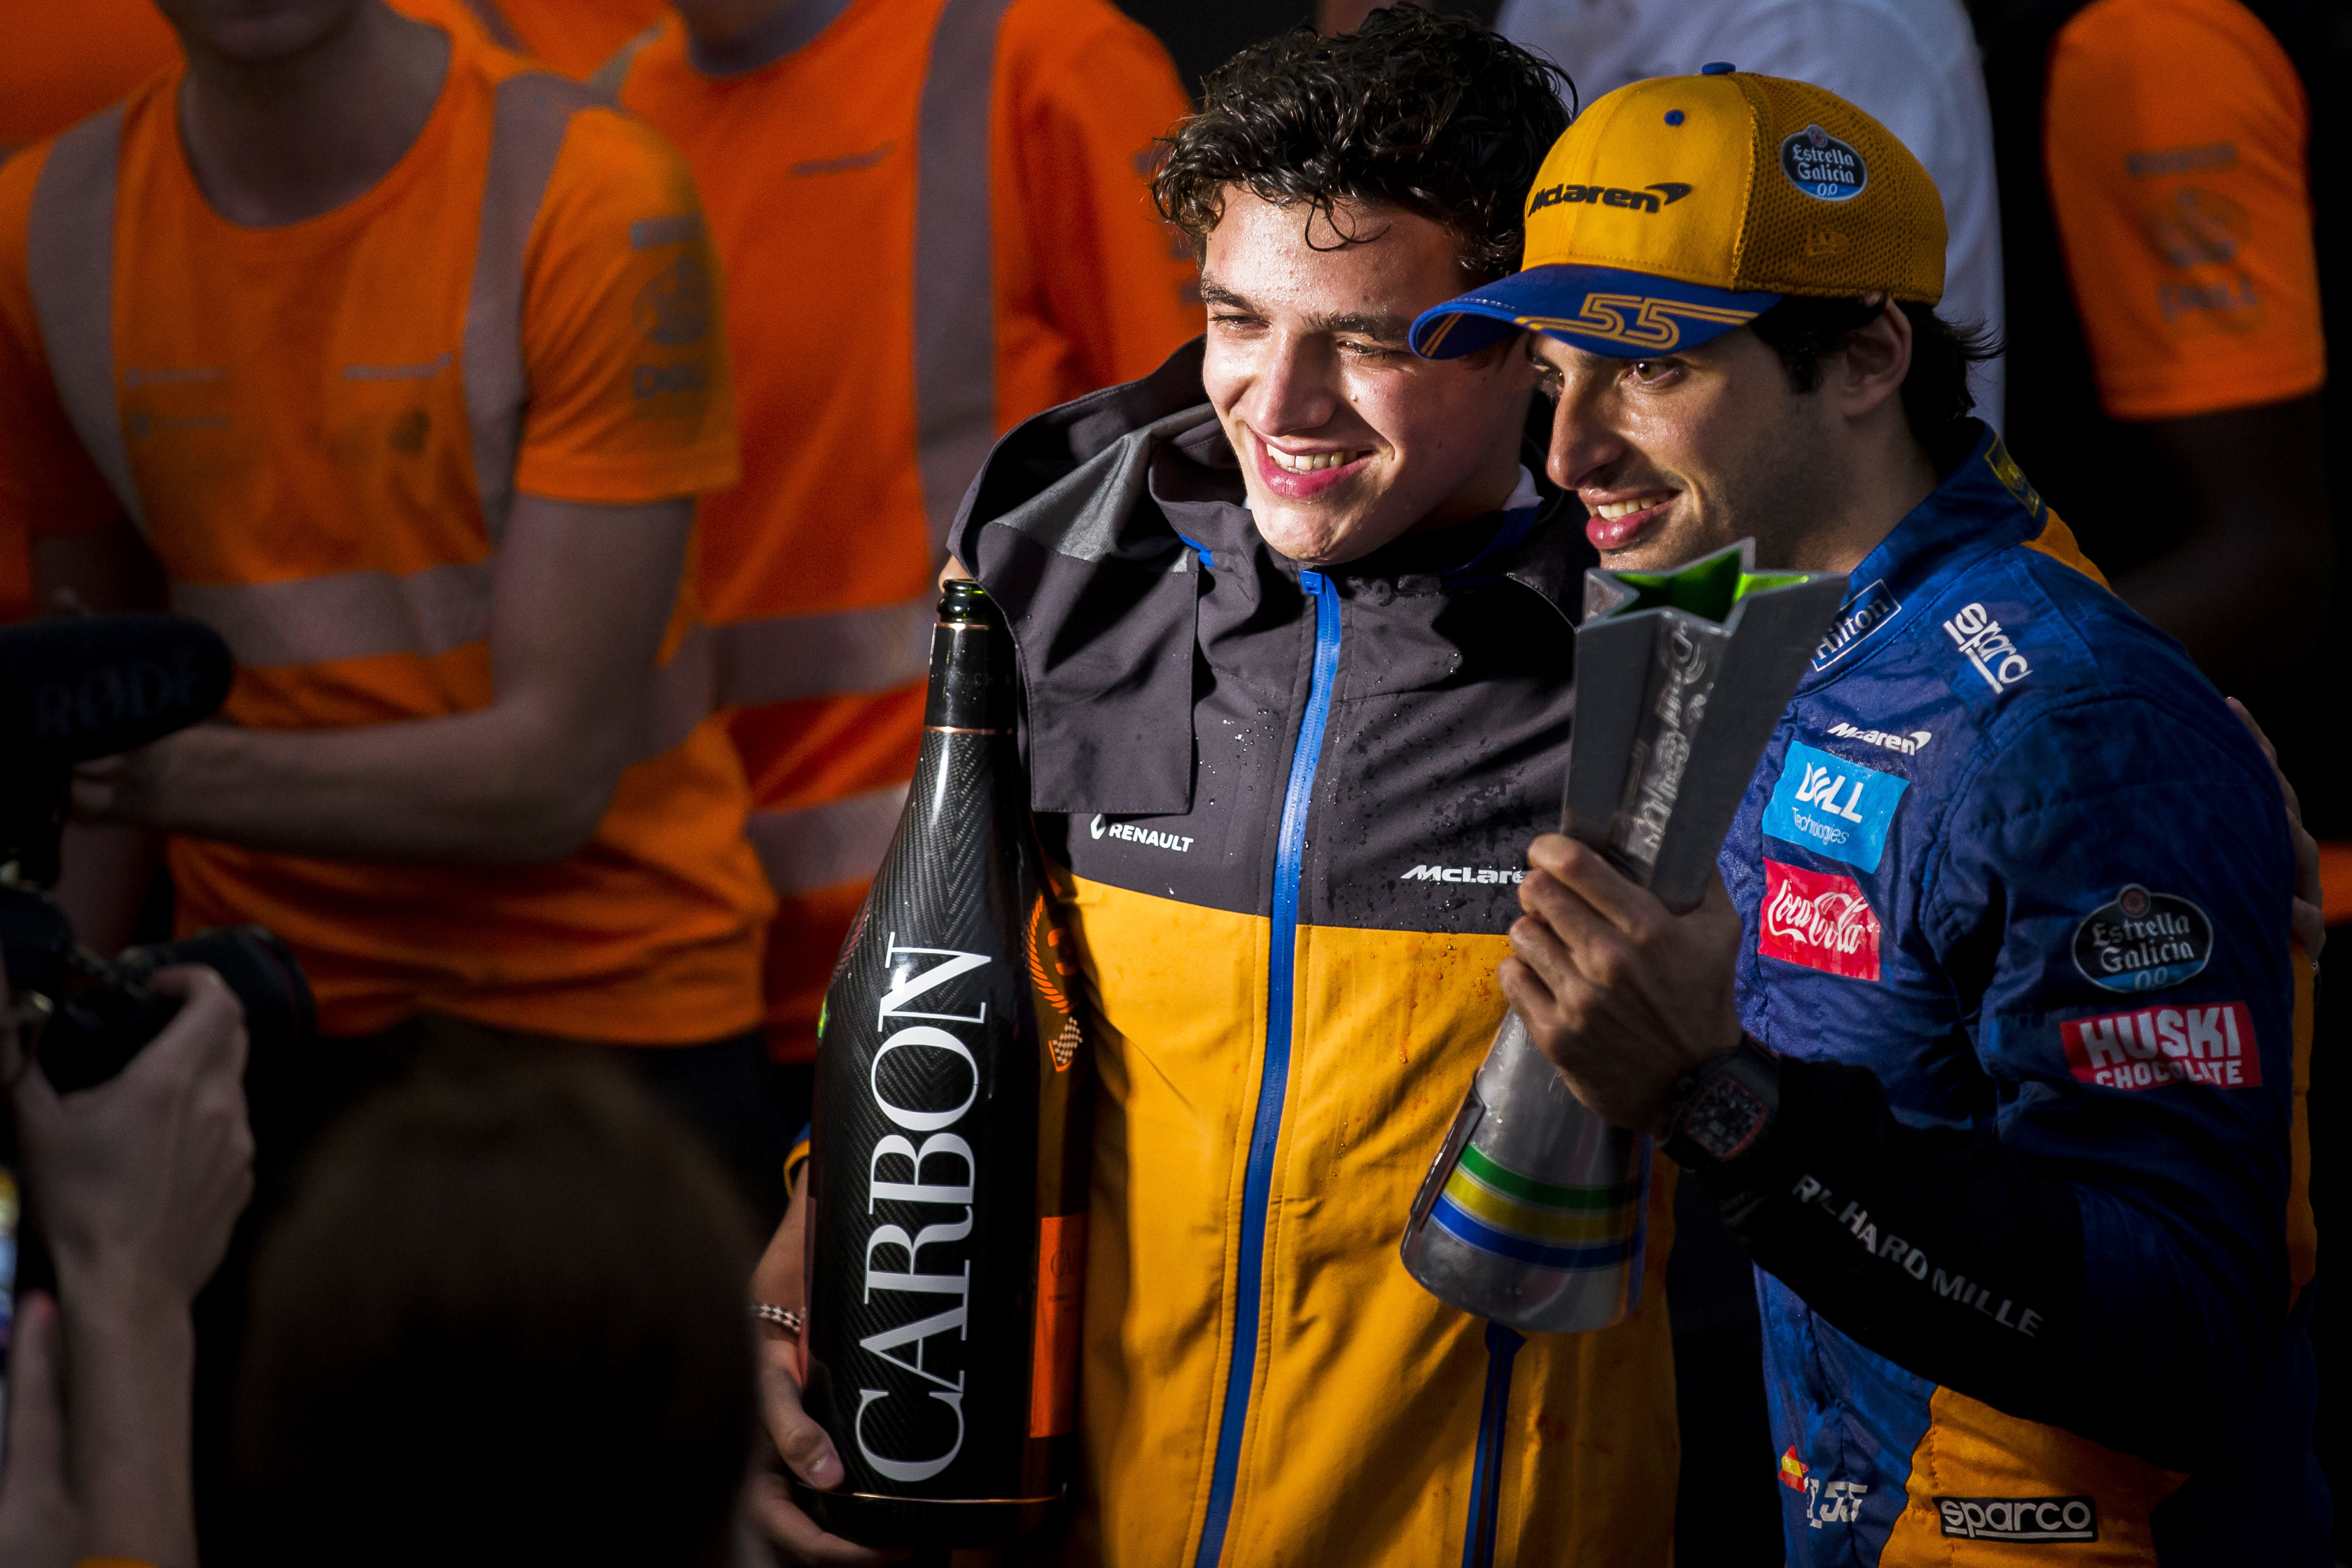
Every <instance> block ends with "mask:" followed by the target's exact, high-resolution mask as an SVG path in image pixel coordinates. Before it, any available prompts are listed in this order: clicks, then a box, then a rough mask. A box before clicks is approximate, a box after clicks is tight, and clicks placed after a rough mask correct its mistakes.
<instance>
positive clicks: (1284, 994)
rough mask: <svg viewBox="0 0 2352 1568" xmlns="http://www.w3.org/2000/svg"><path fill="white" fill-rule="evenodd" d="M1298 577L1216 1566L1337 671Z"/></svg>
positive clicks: (1323, 599) (1327, 625) (1329, 624)
mask: <svg viewBox="0 0 2352 1568" xmlns="http://www.w3.org/2000/svg"><path fill="white" fill-rule="evenodd" d="M1298 585H1299V586H1300V587H1301V588H1303V589H1305V590H1306V591H1307V593H1308V594H1309V595H1312V598H1311V600H1310V601H1309V602H1310V603H1311V604H1313V605H1314V606H1315V676H1314V680H1313V683H1312V684H1311V685H1310V686H1309V687H1308V688H1307V714H1306V717H1305V718H1303V719H1301V720H1300V721H1299V723H1298V744H1297V748H1296V749H1295V750H1294V751H1292V752H1291V753H1290V785H1289V788H1287V789H1286V790H1285V791H1284V792H1283V796H1282V837H1281V838H1280V839H1279V840H1277V841H1276V845H1275V850H1274V928H1273V931H1271V932H1270V933H1269V935H1268V937H1267V939H1266V940H1267V943H1268V946H1267V952H1266V976H1265V1067H1264V1068H1261V1069H1260V1072H1259V1075H1258V1085H1257V1115H1256V1117H1255V1119H1254V1120H1253V1121H1251V1123H1250V1145H1249V1167H1248V1170H1247V1172H1246V1173H1244V1176H1243V1178H1242V1247H1241V1257H1240V1259H1239V1263H1240V1269H1241V1272H1240V1277H1239V1279H1238V1280H1237V1282H1236V1284H1235V1287H1234V1352H1233V1360H1232V1362H1231V1363H1230V1364H1228V1365H1227V1366H1226V1368H1225V1401H1224V1408H1223V1414H1222V1415H1221V1416H1220V1417H1219V1419H1218V1425H1217V1458H1216V1464H1215V1467H1214V1468H1213V1469H1212V1470H1211V1471H1210V1472H1209V1512H1208V1517H1207V1519H1206V1521H1203V1523H1202V1526H1201V1548H1200V1550H1199V1551H1198V1552H1195V1553H1193V1556H1192V1562H1193V1568H1216V1565H1217V1563H1218V1561H1219V1560H1220V1559H1221V1558H1223V1555H1224V1551H1225V1526H1226V1524H1227V1523H1228V1522H1230V1521H1231V1520H1232V1519H1233V1512H1234V1479H1235V1478H1236V1476H1237V1475H1238V1473H1239V1471H1240V1469H1241V1462H1242V1429H1243V1428H1244V1426H1247V1425H1248V1423H1249V1401H1250V1384H1251V1382H1252V1381H1253V1380H1254V1379H1255V1376H1256V1374H1257V1319H1258V1304H1259V1299H1260V1291H1261V1289H1262V1288H1263V1285H1264V1275H1265V1210H1266V1203H1267V1200H1268V1198H1269V1196H1270V1195H1271V1188H1272V1187H1273V1184H1274V1150H1275V1145H1276V1143H1277V1142H1280V1141H1281V1137H1282V1100H1283V1095H1284V1094H1285V1092H1286V1090H1287V1089H1289V1087H1290V1013H1291V981H1292V971H1293V969H1294V968H1295V967H1296V966H1297V961H1298V879H1299V863H1300V861H1301V859H1302V858H1304V857H1305V854H1306V850H1307V807H1308V805H1310V804H1311V802H1312V799H1313V796H1314V793H1315V763H1316V759H1317V758H1318V757H1319V756H1320V755H1321V754H1322V752H1323V726H1324V721H1326V720H1328V718H1329V717H1330V714H1331V688H1332V685H1333V683H1334V682H1335V681H1336V680H1337V679H1339V589H1337V588H1335V587H1333V586H1332V584H1331V579H1330V578H1328V577H1327V576H1325V575H1324V574H1322V573H1320V572H1306V571H1302V572H1300V573H1299V574H1298Z"/></svg>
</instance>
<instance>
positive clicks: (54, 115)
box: [0, 0, 180, 625]
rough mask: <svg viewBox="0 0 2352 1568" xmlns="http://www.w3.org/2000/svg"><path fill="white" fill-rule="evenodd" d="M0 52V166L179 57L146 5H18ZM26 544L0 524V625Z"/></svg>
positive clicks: (17, 585) (29, 583)
mask: <svg viewBox="0 0 2352 1568" xmlns="http://www.w3.org/2000/svg"><path fill="white" fill-rule="evenodd" d="M8 31H9V47H7V48H6V49H5V50H0V163H6V162H7V161H8V159H9V158H10V157H12V156H13V155H15V154H16V153H19V152H21V151H23V150H24V149H25V148H26V147H29V146H31V145H32V144H33V143H34V142H38V141H40V140H41V139H42V138H43V137H45V136H54V135H56V134H57V133H58V132H60V131H63V130H64V129H65V128H66V127H67V126H68V125H71V124H72V123H73V122H74V121H77V120H79V119H81V118H82V117H83V116H84V115H89V114H95V113H97V112H98V111H99V110H101V109H104V108H105V107H106V106H107V105H108V104H110V103H112V102H113V101H114V100H116V99H118V98H121V96H122V95H123V94H124V93H126V92H129V91H130V90H131V89H132V88H134V87H136V86H138V85H139V84H140V83H141V82H142V81H144V80H146V79H148V78H149V77H151V76H153V75H154V74H155V73H156V72H158V71H160V70H162V69H163V68H164V67H166V66H168V65H170V64H171V63H172V62H173V60H176V59H178V58H180V41H179V39H177V38H176V37H173V34H172V28H171V26H170V24H168V23H166V22H165V21H164V20H163V13H161V12H159V11H157V10H156V9H155V7H154V5H152V0H74V4H72V5H55V4H34V5H20V6H18V7H17V14H16V15H15V16H11V17H10V18H9V28H8ZM31 546H32V542H31V541H30V540H29V539H27V538H26V534H25V531H24V530H23V529H22V528H21V527H17V526H15V525H14V524H12V523H11V522H9V521H6V520H0V625H5V624H6V623H7V622H10V621H21V620H23V619H25V618H26V616H30V615H31V614H32V613H33V559H32V548H31Z"/></svg>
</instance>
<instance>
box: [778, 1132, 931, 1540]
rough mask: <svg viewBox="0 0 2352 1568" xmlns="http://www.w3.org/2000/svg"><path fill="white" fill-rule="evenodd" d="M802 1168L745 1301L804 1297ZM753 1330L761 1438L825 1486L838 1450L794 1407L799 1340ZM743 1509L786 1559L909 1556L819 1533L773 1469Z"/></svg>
mask: <svg viewBox="0 0 2352 1568" xmlns="http://www.w3.org/2000/svg"><path fill="white" fill-rule="evenodd" d="M805 1174H806V1173H805V1172H803V1173H801V1174H799V1175H796V1176H795V1177H794V1178H793V1195H792V1202H791V1204H790V1205H789V1206H788V1207H786V1209H785V1210H784V1220H783V1223H782V1225H780V1226H777V1227H776V1234H775V1236H774V1237H772V1239H771V1240H770V1241H769V1243H768V1250H767V1251H766V1252H765V1253H764V1254H762V1255H761V1258H760V1263H759V1267H758V1268H754V1269H753V1270H752V1271H751V1299H752V1300H755V1301H768V1302H772V1303H773V1304H774V1305H776V1306H779V1307H788V1308H790V1309H791V1310H793V1311H795V1312H797V1311H801V1310H803V1301H804V1300H806V1294H805V1291H804V1290H803V1285H802V1279H801V1268H802V1261H801V1260H802V1237H803V1234H804V1232H805V1229H806V1226H807V1223H808V1205H807V1204H806V1203H805V1202H803V1184H804V1178H805ZM757 1332H758V1334H759V1358H760V1359H759V1371H760V1417H761V1421H762V1422H764V1423H765V1424H766V1426H767V1428H768V1438H769V1441H771V1442H772V1443H773V1444H774V1445H775V1450H776V1456H777V1458H780V1459H781V1460H782V1462H783V1464H784V1466H785V1467H786V1468H788V1469H790V1470H791V1471H792V1473H793V1475H795V1476H798V1477H799V1478H800V1479H802V1480H803V1481H804V1482H806V1483H807V1484H808V1485H810V1486H812V1487H814V1488H815V1489H817V1490H819V1491H830V1490H832V1489H834V1488H835V1487H837V1486H839V1485H840V1484H841V1478H842V1474H843V1471H842V1466H841V1456H840V1455H839V1454H837V1453H835V1451H834V1447H833V1439H832V1438H831V1437H828V1436H825V1431H824V1427H822V1426H818V1425H817V1424H816V1422H815V1421H814V1420H813V1419H812V1418H811V1417H810V1415H809V1414H808V1412H807V1411H805V1410H803V1408H802V1407H801V1378H800V1341H799V1340H798V1338H797V1337H795V1336H794V1335H793V1334H792V1333H790V1332H789V1331H786V1330H785V1329H784V1328H783V1327H782V1325H781V1324H777V1323H771V1322H765V1321H762V1322H761V1323H760V1324H759V1325H758V1328H757ZM751 1509H752V1512H753V1515H754V1517H756V1518H757V1519H758V1521H759V1523H760V1527H761V1529H762V1530H764V1531H767V1533H768V1539H769V1540H770V1541H772V1542H774V1543H775V1544H776V1546H777V1547H778V1549H779V1550H780V1551H782V1553H783V1556H784V1560H785V1561H786V1562H788V1563H810V1564H821V1565H824V1568H835V1565H839V1568H866V1565H870V1564H876V1563H897V1562H898V1561H900V1560H901V1559H903V1558H905V1557H907V1556H908V1555H909V1553H908V1552H885V1551H879V1550H877V1549H876V1548H874V1547H871V1546H860V1545H858V1544H857V1543H856V1542H850V1541H844V1540H843V1539H842V1538H841V1537H839V1536H838V1535H829V1534H827V1533H826V1532H825V1531H824V1530H823V1529H822V1528H820V1527H819V1526H818V1524H817V1522H816V1521H814V1520H813V1519H811V1518H810V1517H809V1516H808V1515H807V1514H805V1513H803V1512H802V1511H801V1510H800V1508H799V1507H798V1506H797V1505H796V1504H794V1503H793V1494H792V1489H791V1487H789V1486H787V1485H786V1484H785V1482H784V1479H783V1478H782V1477H781V1476H779V1475H776V1474H775V1473H774V1472H773V1471H769V1472H767V1473H764V1474H762V1475H761V1476H760V1477H758V1478H757V1479H755V1480H754V1481H753V1482H752V1485H751Z"/></svg>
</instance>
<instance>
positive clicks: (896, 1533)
mask: <svg viewBox="0 0 2352 1568" xmlns="http://www.w3.org/2000/svg"><path fill="white" fill-rule="evenodd" d="M1061 1500H1062V1494H1061V1493H1059V1492H1056V1493H1055V1494H1054V1495H1053V1496H1051V1497H1036V1498H903V1497H883V1496H879V1495H877V1494H876V1493H873V1492H821V1491H817V1490H815V1489H814V1488H811V1487H805V1486H803V1485H802V1484H801V1483H800V1481H799V1480H798V1479H794V1480H793V1502H794V1503H795V1504H796V1505H798V1507H799V1508H800V1510H801V1511H802V1512H803V1513H805V1514H807V1515H808V1516H809V1517H810V1518H811V1519H813V1520H814V1521H816V1522H817V1524H818V1526H819V1528H821V1529H823V1530H824V1531H826V1532H827V1533H828V1534H832V1535H838V1536H840V1537H841V1538H842V1539H843V1540H844V1541H854V1542H857V1543H858V1544H859V1545H860V1546H885V1547H898V1546H905V1547H915V1548H924V1547H965V1546H1003V1545H1004V1544H1005V1543H1006V1542H1010V1541H1013V1540H1014V1539H1016V1538H1017V1537H1020V1536H1023V1535H1026V1534H1028V1533H1029V1531H1033V1530H1034V1529H1036V1528H1037V1527H1038V1526H1039V1525H1041V1524H1043V1523H1044V1522H1045V1511H1046V1510H1048V1509H1050V1508H1052V1507H1053V1506H1054V1504H1055V1503H1057V1502H1059V1501H1061Z"/></svg>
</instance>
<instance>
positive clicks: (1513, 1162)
mask: <svg viewBox="0 0 2352 1568" xmlns="http://www.w3.org/2000/svg"><path fill="white" fill-rule="evenodd" d="M1755 549H1756V546H1755V542H1754V541H1753V540H1747V539H1743V540H1741V541H1740V542H1738V544H1735V545H1732V546H1730V547H1729V548H1727V549H1725V550H1721V551H1718V552H1716V553H1715V554H1713V555H1708V556H1705V557H1702V558H1701V559H1699V560H1697V561H1694V562H1692V563H1689V564H1688V565H1686V566H1682V567H1679V568H1677V569H1675V570H1674V571H1671V572H1654V573H1653V572H1603V571H1599V570H1594V571H1590V572H1587V573H1586V574H1584V620H1583V624H1582V625H1580V626H1578V627H1577V630H1576V730H1575V733H1574V736H1573V739H1572V741H1571V742H1570V748H1569V763H1568V788H1567V792H1566V799H1565V802H1564V804H1563V806H1562V809H1561V825H1560V830H1561V831H1562V832H1564V833H1567V834H1569V835H1570V837H1575V838H1579V839H1581V840H1583V841H1584V842H1585V843H1587V844H1590V845H1591V846H1592V847H1595V848H1597V849H1599V850H1601V853H1603V854H1605V855H1607V856H1608V857H1609V859H1610V861H1611V862H1612V864H1613V865H1615V866H1616V867H1617V868H1618V869H1620V870H1622V871H1623V872H1624V873H1625V874H1626V875H1627V876H1628V877H1631V878H1632V879H1633V880H1634V881H1636V882H1639V883H1641V884H1642V885H1643V886H1644V887H1646V888H1648V889H1650V890H1651V891H1652V892H1654V893H1655V894H1656V895H1657V896H1658V898H1659V900H1660V901H1661V902H1663V903H1664V905H1665V906H1666V907H1667V908H1668V909H1670V910H1675V911H1677V912H1679V911H1681V910H1687V909H1690V908H1691V907H1693V906H1694V905H1696V903H1697V902H1698V901H1699V900H1700V898H1701V897H1702V896H1703V895H1704V894H1705V892H1706V881H1707V878H1708V876H1709V875H1711V874H1712V872H1713V871H1714V869H1715V859H1716V857H1717V854H1719V853H1720V852H1721V851H1722V848H1723V837H1724V835H1725V834H1726V833H1727V832H1728V831H1729V830H1730V826H1731V816H1732V813H1733V812H1734V811H1736V810H1738V805H1739V800H1740V796H1741V795H1744V794H1745V793H1746V792H1747V789H1748V780H1749V778H1750V777H1751V776H1752V775H1753V774H1754V773H1755V772H1756V763H1757V762H1758V760H1759V758H1760V757H1761V756H1762V755H1763V752H1764V744H1765V742H1767V741H1768V740H1769V739H1770V738H1771V734H1772V727H1773V726H1774V725H1775V724H1776V723H1778V722H1779V721H1780V714H1781V711H1782V710H1784V709H1785V708H1787V707H1788V705H1789V697H1790V693H1791V692H1793V691H1794V690H1795V689H1796V687H1797V680H1798V678H1799V677H1800V676H1801V675H1802V674H1803V673H1804V668H1805V664H1806V661H1807V660H1808V659H1810V658H1811V657H1812V656H1813V654H1814V652H1815V650H1816V649H1817V648H1818V647H1820V645H1821V641H1822V634H1823V633H1824V632H1825V631H1826V630H1827V629H1828V627H1829V625H1830V621H1831V618H1832V616H1835V615H1836V613H1837V609H1838V605H1839V604H1840V602H1841V601H1842V600H1843V597H1844V595H1845V592H1846V578H1845V576H1844V574H1842V573H1826V572H1814V573H1808V572H1767V573H1759V572H1758V571H1757V570H1756V568H1755ZM1649 1191H1650V1140H1649V1137H1648V1135H1647V1134H1646V1133H1637V1132H1628V1131H1625V1130H1624V1129H1622V1128H1619V1127H1612V1126H1611V1125H1610V1124H1609V1123H1607V1122H1605V1121H1602V1120H1601V1118H1600V1117H1598V1116H1596V1115H1594V1114H1593V1113H1592V1112H1591V1111H1590V1110H1586V1109H1585V1107H1584V1106H1583V1104H1582V1103H1581V1102H1580V1101H1579V1100H1577V1099H1576V1097H1575V1096H1574V1095H1572V1094H1570V1092H1569V1089H1568V1084H1567V1082H1566V1080H1564V1079H1562V1078H1561V1077H1560V1076H1559V1069H1558V1068H1555V1067H1553V1066H1552V1064H1551V1062H1550V1060H1549V1058H1546V1057H1545V1056H1544V1055H1543V1054H1542V1053H1541V1052H1540V1051H1538V1050H1537V1049H1536V1047H1535V1045H1534V1043H1533V1042H1532V1041H1531V1040H1529V1039H1528V1031H1527V1026H1526V1025H1524V1024H1522V1023H1521V1022H1520V1021H1519V1017H1518V1015H1517V1014H1516V1013H1512V1014H1507V1015H1506V1016H1504V1019H1503V1026H1502V1027H1501V1028H1500V1029H1499V1030H1497V1031H1496V1035H1495V1043H1494V1045H1493V1047H1490V1048H1489V1049H1488V1051H1487V1052H1486V1062H1485V1063H1484V1064H1483V1065H1482V1066H1480V1068H1478V1076H1477V1078H1476V1079H1475V1080H1474V1081H1473V1083H1472V1085H1471V1088H1470V1094H1469V1097H1468V1098H1467V1099H1466V1100H1464V1102H1463V1105H1462V1110H1461V1113H1460V1114H1459V1115H1457V1116H1455V1117H1454V1126H1453V1129H1452V1131H1449V1132H1448V1133H1447V1134H1446V1137H1445V1142H1444V1146H1443V1147H1442V1148H1440V1149H1439V1151H1438V1153H1437V1159H1436V1162H1435V1163H1433V1164H1432V1165H1431V1167H1430V1171H1429V1175H1428V1178H1427V1179H1426V1180H1424V1181H1423V1183H1422V1184H1421V1191H1420V1193H1419V1194H1417V1195H1416V1196H1415V1197H1414V1199H1413V1204H1412V1217H1411V1218H1410V1220H1408V1221H1407V1223H1406V1226H1405V1233H1404V1243H1403V1248H1402V1251H1403V1256H1404V1266H1405V1268H1406V1269H1407V1270H1408V1271H1410V1272H1411V1273H1412V1277H1413V1278H1414V1279H1418V1280H1420V1281H1421V1283H1422V1284H1423V1286H1424V1287H1426V1288H1427V1289H1428V1290H1429V1291H1430V1293H1431V1294H1432V1295H1433V1296H1435V1297H1437V1298H1438V1299H1439V1300H1442V1301H1446V1302H1450V1303H1452V1304H1453V1305H1454V1306H1456V1307H1459V1308H1461V1309H1462V1310H1464V1311H1465V1312H1470V1313H1474V1314H1475V1315H1476V1316H1478V1317H1482V1318H1486V1319H1491V1320H1492V1321H1496V1322H1498V1323H1506V1324H1508V1325H1509V1326H1510V1327H1512V1328H1515V1329H1520V1330H1525V1331H1538V1332H1544V1333H1576V1332H1581V1331H1584V1330H1588V1329H1604V1328H1607V1327H1608V1326H1609V1325H1610V1324H1612V1323H1614V1322H1617V1321H1620V1320H1622V1318H1624V1317H1625V1315H1626V1314H1627V1313H1629V1312H1631V1311H1633V1309H1634V1308H1635V1307H1637V1306H1639V1305H1640V1304H1641V1300H1642V1262H1643V1247H1644V1243H1645V1240H1646V1236H1645V1232H1646V1229H1647V1227H1646V1226H1645V1225H1644V1224H1643V1215H1644V1213H1645V1212H1646V1208H1647V1205H1648V1200H1649Z"/></svg>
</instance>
